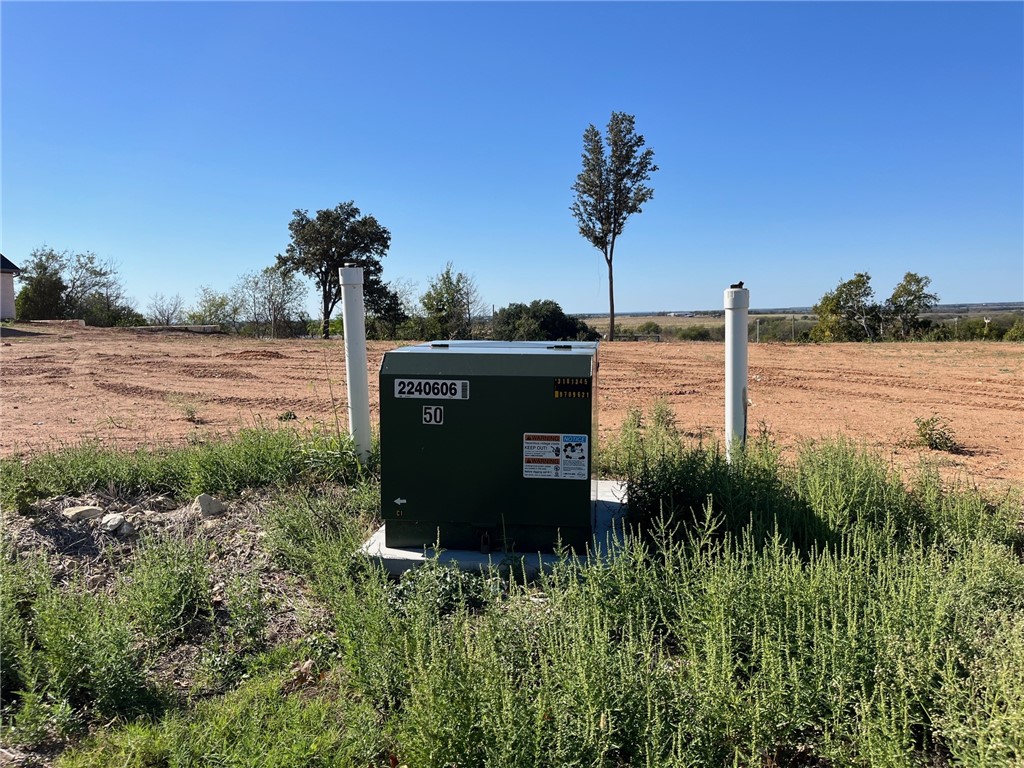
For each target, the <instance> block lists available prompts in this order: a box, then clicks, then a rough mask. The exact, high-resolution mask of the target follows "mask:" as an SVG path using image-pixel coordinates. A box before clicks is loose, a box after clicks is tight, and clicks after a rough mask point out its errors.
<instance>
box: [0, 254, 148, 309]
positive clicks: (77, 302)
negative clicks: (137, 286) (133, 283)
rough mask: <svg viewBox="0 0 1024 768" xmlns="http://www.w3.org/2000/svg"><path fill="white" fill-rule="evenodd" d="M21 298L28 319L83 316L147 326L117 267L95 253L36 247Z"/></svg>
mask: <svg viewBox="0 0 1024 768" xmlns="http://www.w3.org/2000/svg"><path fill="white" fill-rule="evenodd" d="M19 280H20V281H21V284H22V288H21V290H20V291H19V294H18V297H17V299H16V300H15V301H16V306H17V312H18V317H20V318H22V319H24V320H62V319H69V318H75V319H81V320H85V322H86V323H87V324H89V325H95V326H111V325H142V324H144V323H145V318H143V317H142V315H140V314H139V313H138V312H137V311H136V310H135V307H134V305H133V302H132V300H131V299H130V298H128V297H127V296H126V295H125V293H124V286H123V285H122V283H121V281H120V280H119V279H118V275H117V266H116V265H115V264H114V262H113V261H112V260H110V259H107V260H105V261H100V259H99V258H98V257H97V256H96V254H95V253H92V252H91V251H86V252H85V253H72V252H71V251H67V250H65V251H57V250H54V249H53V248H50V247H48V246H46V245H44V246H42V247H40V248H36V249H35V250H33V251H32V253H30V254H29V259H28V261H27V262H26V264H25V266H24V268H23V269H22V270H21V275H20V276H19Z"/></svg>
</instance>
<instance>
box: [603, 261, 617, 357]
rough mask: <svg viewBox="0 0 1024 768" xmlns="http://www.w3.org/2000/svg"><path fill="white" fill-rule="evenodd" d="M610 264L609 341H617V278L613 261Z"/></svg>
mask: <svg viewBox="0 0 1024 768" xmlns="http://www.w3.org/2000/svg"><path fill="white" fill-rule="evenodd" d="M605 261H607V262H608V321H609V325H608V341H615V276H614V274H613V273H612V260H611V259H605Z"/></svg>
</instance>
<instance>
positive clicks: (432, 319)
mask: <svg viewBox="0 0 1024 768" xmlns="http://www.w3.org/2000/svg"><path fill="white" fill-rule="evenodd" d="M420 304H421V305H422V307H423V311H424V315H425V320H426V323H425V330H426V334H427V335H428V336H431V337H433V338H437V339H470V338H472V337H473V317H474V315H476V316H479V315H481V314H483V311H484V307H483V306H482V302H481V300H480V292H479V291H478V290H477V287H476V282H475V281H474V280H473V278H472V277H470V276H469V275H467V274H466V273H465V272H455V271H454V267H452V263H451V262H450V261H449V262H448V263H447V264H446V265H445V268H444V272H442V273H441V274H439V275H436V276H435V277H433V278H431V279H430V281H429V282H428V285H427V291H426V293H424V294H423V295H422V296H421V297H420Z"/></svg>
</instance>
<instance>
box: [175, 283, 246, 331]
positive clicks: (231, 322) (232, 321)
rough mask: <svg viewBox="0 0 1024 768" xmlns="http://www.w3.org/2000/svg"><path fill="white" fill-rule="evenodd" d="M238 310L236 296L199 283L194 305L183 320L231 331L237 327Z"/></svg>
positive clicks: (192, 323)
mask: <svg viewBox="0 0 1024 768" xmlns="http://www.w3.org/2000/svg"><path fill="white" fill-rule="evenodd" d="M240 312H241V307H240V306H239V304H238V299H237V297H236V296H233V295H232V294H230V293H221V292H219V291H215V290H214V289H213V288H210V287H209V286H206V285H201V286H199V295H198V296H197V297H196V303H195V306H194V307H191V308H190V309H189V310H188V312H186V314H185V320H186V321H187V322H188V323H189V324H190V325H219V326H220V328H221V330H222V331H232V330H237V329H238V315H239V313H240Z"/></svg>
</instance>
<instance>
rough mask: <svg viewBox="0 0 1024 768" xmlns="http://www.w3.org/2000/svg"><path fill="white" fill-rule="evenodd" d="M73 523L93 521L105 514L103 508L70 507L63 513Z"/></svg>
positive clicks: (90, 506)
mask: <svg viewBox="0 0 1024 768" xmlns="http://www.w3.org/2000/svg"><path fill="white" fill-rule="evenodd" d="M62 514H63V515H64V517H66V518H67V519H68V520H70V521H71V522H73V523H75V522H78V521H79V520H92V519H93V518H94V517H99V516H100V515H102V514H103V509H102V508H101V507H94V506H92V505H89V506H83V507H68V508H67V509H65V510H64V512H63V513H62Z"/></svg>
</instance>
